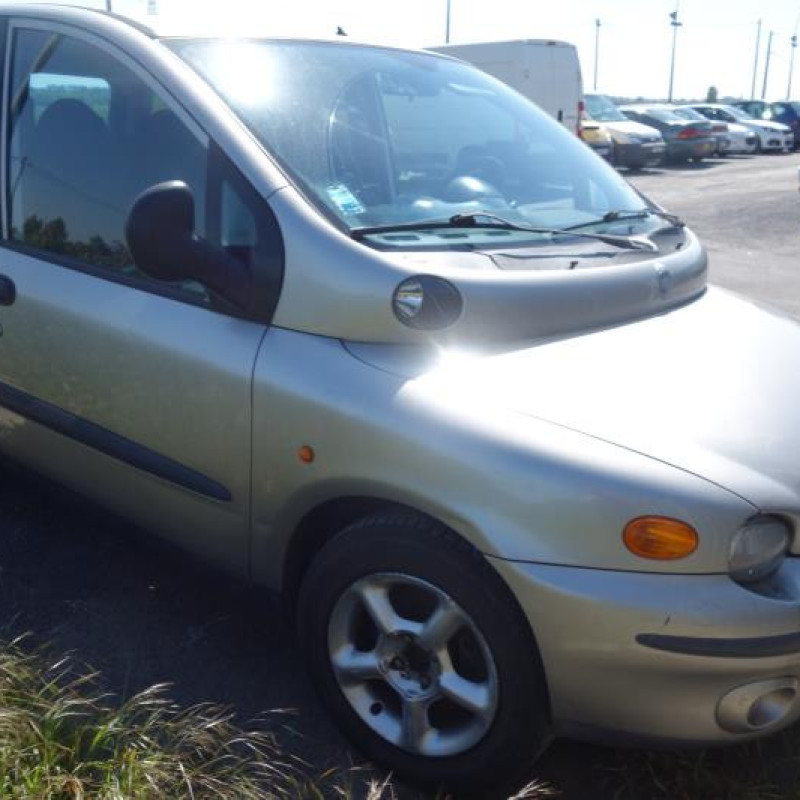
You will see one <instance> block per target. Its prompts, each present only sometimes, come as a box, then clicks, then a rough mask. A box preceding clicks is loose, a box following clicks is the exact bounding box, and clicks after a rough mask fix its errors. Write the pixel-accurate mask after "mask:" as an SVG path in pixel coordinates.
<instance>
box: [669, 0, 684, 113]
mask: <svg viewBox="0 0 800 800" xmlns="http://www.w3.org/2000/svg"><path fill="white" fill-rule="evenodd" d="M669 24H670V25H671V26H672V61H671V62H670V67H669V97H668V98H667V102H668V103H671V102H672V86H673V82H674V80H675V48H676V45H677V43H678V28H680V27H681V25H683V23H682V22H678V8H677V6H676V8H675V10H674V11H670V14H669Z"/></svg>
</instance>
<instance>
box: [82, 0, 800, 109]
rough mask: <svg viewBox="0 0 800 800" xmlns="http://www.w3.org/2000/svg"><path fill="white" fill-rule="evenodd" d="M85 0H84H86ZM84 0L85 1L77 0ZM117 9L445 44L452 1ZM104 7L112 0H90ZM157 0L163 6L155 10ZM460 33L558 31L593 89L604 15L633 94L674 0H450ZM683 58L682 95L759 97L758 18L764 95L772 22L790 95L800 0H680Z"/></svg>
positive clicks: (646, 75) (499, 35)
mask: <svg viewBox="0 0 800 800" xmlns="http://www.w3.org/2000/svg"><path fill="white" fill-rule="evenodd" d="M78 1H79V0H78ZM71 2H73V3H74V2H76V0H71ZM112 3H113V9H114V10H115V11H117V12H118V13H122V14H127V15H130V16H134V17H136V18H138V19H140V20H142V21H144V22H148V21H149V22H151V23H153V22H155V23H156V25H160V24H165V25H166V26H167V27H172V26H173V25H174V24H175V23H176V21H181V20H185V19H187V18H188V19H191V20H193V21H194V22H195V23H197V24H201V23H203V22H205V21H207V20H211V19H217V16H218V15H219V14H220V13H224V15H225V17H224V18H221V21H220V30H223V29H224V27H225V24H226V19H227V20H231V19H233V18H238V19H240V20H241V19H243V18H246V19H248V23H249V22H250V20H252V23H253V24H252V26H250V25H249V24H248V28H250V27H252V29H254V30H255V29H257V30H259V31H264V32H267V33H269V32H273V31H274V32H275V33H278V34H282V33H291V34H301V35H311V36H316V35H326V36H327V35H332V34H333V33H335V31H336V27H337V26H341V27H342V28H344V29H345V31H346V32H347V33H348V35H350V36H352V37H353V38H356V39H359V40H362V41H371V42H378V43H383V44H393V45H399V46H404V47H425V46H434V45H438V44H442V43H443V42H444V39H445V28H446V9H447V0H402V2H396V0H395V1H393V2H388V0H276V1H274V0H224V1H223V2H215V0H112ZM85 4H86V5H94V6H96V7H104V6H105V0H86V2H85ZM153 5H154V6H155V9H156V12H157V14H156V16H155V17H154V16H152V15H149V14H148V10H150V11H152V7H153ZM450 6H451V26H450V41H451V42H452V43H454V44H458V43H466V42H477V41H500V40H503V39H520V38H527V39H539V38H546V39H561V40H564V41H568V42H572V43H573V44H575V45H576V46H577V48H578V53H579V56H580V59H581V65H582V71H583V81H584V88H585V90H586V91H591V90H592V89H593V88H594V59H595V34H596V31H597V28H596V22H595V21H596V20H597V19H599V20H600V22H601V26H600V29H599V43H600V46H599V57H598V82H597V90H598V91H601V92H606V93H608V94H612V95H618V96H626V97H638V96H645V97H653V98H656V97H666V94H667V88H668V84H669V70H670V56H671V50H672V34H673V29H672V28H671V27H670V18H669V14H670V12H671V11H673V10H675V8H676V0H557V2H542V0H488V1H487V0H451V2H450ZM678 19H679V20H680V21H681V22H682V23H683V25H682V26H681V27H680V28H678V33H677V50H676V60H675V88H674V97H675V98H687V99H688V98H700V97H705V94H706V91H707V90H708V87H709V86H712V85H713V86H716V87H717V89H718V90H719V94H720V96H723V95H732V96H735V97H750V96H751V88H752V84H753V67H754V60H755V54H756V34H757V23H758V20H759V19H761V20H762V21H763V25H762V33H761V43H760V45H761V46H760V52H759V59H758V68H757V73H756V92H755V96H756V97H761V95H762V90H763V86H764V66H765V60H766V49H767V39H768V36H769V31H770V30H771V31H773V32H774V36H773V40H772V53H771V57H770V66H769V73H768V83H767V91H766V96H767V98H768V99H772V100H776V99H784V98H785V97H786V93H787V88H788V79H789V69H790V51H791V47H790V37H791V36H792V34H793V33H798V34H800V30H798V27H799V25H800V0H758V1H757V2H747V1H746V0H682V1H681V2H680V7H679V16H678ZM798 50H800V48H798V49H797V50H795V54H796V55H797V57H796V59H795V69H794V80H793V91H792V95H793V99H798V98H800V54H798V52H797V51H798Z"/></svg>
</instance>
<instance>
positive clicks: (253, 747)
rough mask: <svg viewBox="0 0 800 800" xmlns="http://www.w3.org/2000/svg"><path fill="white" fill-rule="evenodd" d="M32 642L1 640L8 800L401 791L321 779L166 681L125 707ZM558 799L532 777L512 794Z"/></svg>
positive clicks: (2, 782) (229, 799)
mask: <svg viewBox="0 0 800 800" xmlns="http://www.w3.org/2000/svg"><path fill="white" fill-rule="evenodd" d="M24 644H25V642H23V641H20V640H16V641H13V642H11V643H3V642H0V798H2V799H3V800H6V798H8V799H9V800H12V798H13V800H151V798H152V800H173V798H174V799H175V800H177V799H178V798H181V800H183V798H186V799H187V800H205V799H206V798H207V799H208V800H211V798H214V800H256V799H258V800H283V799H284V798H292V799H296V800H326V799H327V798H339V799H340V800H349V799H350V798H352V799H353V800H394V799H395V798H396V797H398V794H397V792H396V790H395V788H394V787H393V786H392V785H391V784H390V782H389V781H388V780H387V781H384V782H377V781H375V780H369V779H368V778H367V777H365V773H364V772H363V771H362V770H358V769H349V770H344V769H342V770H328V771H327V772H325V773H323V774H321V775H317V776H316V777H313V770H312V769H311V767H310V765H307V764H303V763H302V762H300V761H299V760H297V759H295V758H293V757H292V756H291V755H290V754H289V755H286V754H284V753H282V752H281V750H280V749H279V746H278V743H277V741H276V739H275V738H274V736H272V735H271V734H269V733H267V732H265V731H264V730H259V729H255V730H243V729H242V728H240V727H239V726H238V725H237V724H236V723H235V722H234V719H233V716H232V714H231V712H230V711H228V710H226V709H224V708H221V707H218V706H214V705H209V704H204V705H198V706H195V707H193V708H190V709H186V710H184V709H181V708H179V707H178V706H176V705H175V704H174V703H172V702H171V701H170V700H169V699H168V698H167V696H166V693H165V692H166V687H164V686H153V687H152V688H150V689H147V690H146V691H144V692H141V693H139V694H137V695H135V696H134V697H131V698H130V699H129V700H127V701H126V702H123V703H116V702H114V700H113V698H112V697H111V696H109V695H108V694H104V693H103V692H102V691H101V689H100V681H99V676H98V675H97V674H96V673H92V672H88V671H85V670H79V669H77V668H76V666H75V664H74V663H73V662H72V661H71V660H70V659H60V660H57V661H53V660H52V659H48V657H47V653H46V651H44V650H38V651H33V652H28V651H27V649H26V648H25V647H24ZM310 775H312V777H309V776H310ZM414 794H416V793H414ZM552 796H553V794H552V792H551V791H550V790H549V789H548V788H547V787H545V786H542V785H540V784H537V783H533V784H530V785H529V786H527V787H525V788H524V789H523V790H521V791H520V793H519V794H517V795H515V797H514V798H513V800H538V799H539V798H546V797H552ZM403 797H409V794H408V793H407V792H405V791H404V793H403ZM440 800H445V799H444V796H442V797H441V798H440Z"/></svg>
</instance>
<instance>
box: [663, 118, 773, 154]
mask: <svg viewBox="0 0 800 800" xmlns="http://www.w3.org/2000/svg"><path fill="white" fill-rule="evenodd" d="M672 108H673V110H674V111H675V113H676V114H677V115H678V116H679V117H684V118H685V119H694V120H698V121H700V120H704V119H707V117H704V116H703V115H702V114H701V113H700V112H699V111H697V110H695V109H694V108H691V107H690V106H672ZM711 124H712V126H713V128H712V130H714V132H715V135H716V134H719V135H720V141H719V149H718V155H741V154H747V153H755V151H756V150H757V149H758V136H756V134H755V133H753V131H751V130H750V129H749V128H748V127H746V126H745V125H742V124H741V123H739V122H722V121H719V120H712V121H711Z"/></svg>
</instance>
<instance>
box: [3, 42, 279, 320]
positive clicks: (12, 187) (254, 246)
mask: <svg viewBox="0 0 800 800" xmlns="http://www.w3.org/2000/svg"><path fill="white" fill-rule="evenodd" d="M11 81H12V82H11V86H12V91H11V101H10V102H11V109H10V114H9V119H10V122H11V137H10V151H9V171H8V174H9V195H10V196H9V204H8V207H9V212H10V226H9V230H10V236H11V239H12V240H14V241H17V242H19V243H21V244H24V245H27V246H28V247H31V248H35V249H37V250H42V251H46V252H47V253H49V254H53V255H57V256H61V257H63V258H65V259H67V260H68V261H74V262H77V264H76V266H80V265H81V264H82V265H85V266H87V267H89V268H91V269H93V270H95V271H96V270H100V273H101V274H106V275H107V276H108V277H112V278H113V277H116V278H117V279H134V280H137V281H142V282H143V285H146V284H147V283H150V284H153V283H154V282H153V281H152V279H150V278H147V277H146V276H144V275H143V274H142V273H141V272H140V271H139V270H138V269H137V267H136V265H135V264H134V262H133V258H132V257H131V254H130V253H129V252H128V248H127V245H126V242H125V224H126V221H127V217H128V213H129V211H130V209H131V206H132V205H133V203H134V201H135V200H136V198H137V197H138V196H139V195H140V194H141V192H143V191H144V190H145V189H147V188H149V187H151V186H154V185H155V184H158V183H161V182H164V181H169V180H180V181H183V182H185V183H186V184H187V185H188V186H189V187H190V188H191V189H192V192H193V194H194V200H195V232H196V233H197V234H198V235H200V236H204V237H205V238H207V239H209V240H210V241H212V242H213V243H214V244H217V245H219V246H221V247H225V248H226V249H227V250H228V251H229V253H231V254H232V255H234V256H236V257H237V258H239V259H240V260H242V261H243V262H244V263H245V264H246V265H247V266H248V267H250V268H252V266H253V263H252V262H253V260H254V257H255V256H254V254H256V253H257V251H258V250H259V248H260V247H262V246H263V244H264V243H263V242H260V241H259V238H260V233H259V225H261V224H262V223H261V221H258V222H257V219H256V214H255V213H254V211H253V208H254V203H253V199H252V197H250V194H249V192H248V190H249V186H246V187H245V186H243V183H244V181H243V180H237V181H231V175H230V174H229V173H226V171H225V169H222V168H221V167H220V162H221V160H222V159H221V158H220V157H219V155H217V157H216V158H214V157H213V148H211V147H210V145H209V142H208V140H204V139H203V137H202V136H200V135H199V134H196V133H195V131H194V130H193V129H192V128H191V127H190V126H189V125H188V124H187V123H185V122H184V121H183V119H182V118H181V117H180V116H178V114H177V113H176V112H175V111H174V110H173V109H172V107H171V106H170V104H169V103H167V102H165V100H164V98H162V97H161V96H160V95H159V94H158V93H157V92H155V91H154V90H153V88H151V86H150V84H149V83H148V82H147V81H145V79H144V78H142V77H140V75H139V74H138V73H136V72H134V71H133V70H132V69H130V68H129V67H128V66H127V65H125V64H124V63H122V61H120V60H118V59H116V58H115V57H113V56H112V55H110V54H109V53H107V52H106V51H105V50H103V49H101V48H99V47H95V46H94V45H92V44H90V43H87V42H85V41H83V40H81V39H77V38H71V37H69V36H64V35H60V34H51V33H45V32H42V31H38V30H37V31H34V30H17V31H16V34H15V37H14V43H13V52H12V75H11ZM212 162H213V164H214V166H213V168H212ZM230 169H231V170H233V168H232V167H231V168H230ZM262 249H263V247H262ZM157 285H158V286H162V287H163V286H164V284H157ZM173 288H174V289H175V290H177V291H178V292H179V293H180V294H182V295H184V296H186V297H187V299H189V300H191V301H193V302H198V301H199V302H203V303H206V304H211V305H213V304H215V302H216V301H215V298H213V297H211V296H209V293H208V292H207V291H206V290H205V289H204V288H203V287H201V286H200V285H199V284H196V283H194V282H193V281H185V282H181V283H178V284H176V285H174V287H173ZM222 305H223V307H224V304H222Z"/></svg>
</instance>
